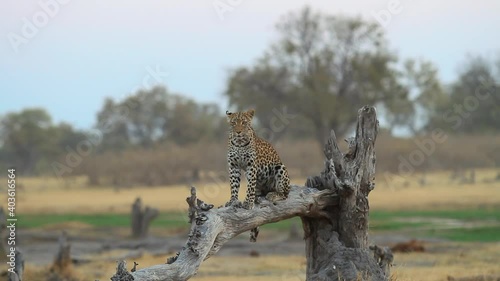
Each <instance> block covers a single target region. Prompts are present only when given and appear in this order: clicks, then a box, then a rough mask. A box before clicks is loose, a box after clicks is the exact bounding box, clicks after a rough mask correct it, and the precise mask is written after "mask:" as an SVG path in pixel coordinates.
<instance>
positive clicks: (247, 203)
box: [243, 200, 254, 210]
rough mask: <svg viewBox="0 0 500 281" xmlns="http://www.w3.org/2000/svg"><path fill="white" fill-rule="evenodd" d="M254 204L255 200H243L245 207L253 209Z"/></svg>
mask: <svg viewBox="0 0 500 281" xmlns="http://www.w3.org/2000/svg"><path fill="white" fill-rule="evenodd" d="M253 206H254V202H250V201H248V200H245V202H243V208H244V209H247V210H251V209H253Z"/></svg>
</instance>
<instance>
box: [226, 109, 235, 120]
mask: <svg viewBox="0 0 500 281" xmlns="http://www.w3.org/2000/svg"><path fill="white" fill-rule="evenodd" d="M233 114H234V113H232V112H229V110H226V116H227V121H231V115H233Z"/></svg>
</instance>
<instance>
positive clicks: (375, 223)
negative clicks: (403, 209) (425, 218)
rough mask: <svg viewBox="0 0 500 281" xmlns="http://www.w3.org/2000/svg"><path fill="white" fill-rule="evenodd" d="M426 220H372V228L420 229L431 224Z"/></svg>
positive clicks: (376, 229)
mask: <svg viewBox="0 0 500 281" xmlns="http://www.w3.org/2000/svg"><path fill="white" fill-rule="evenodd" d="M430 225H431V224H430V223H426V222H405V221H393V220H371V221H370V230H374V231H384V230H386V231H387V230H402V229H418V228H420V227H424V226H430Z"/></svg>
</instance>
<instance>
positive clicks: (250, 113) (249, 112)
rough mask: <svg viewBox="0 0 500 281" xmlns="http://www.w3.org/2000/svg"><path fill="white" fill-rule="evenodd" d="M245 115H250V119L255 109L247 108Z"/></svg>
mask: <svg viewBox="0 0 500 281" xmlns="http://www.w3.org/2000/svg"><path fill="white" fill-rule="evenodd" d="M246 113H247V115H248V116H250V119H252V118H253V116H254V115H255V109H253V108H252V109H249V110H248V111H247V112H246Z"/></svg>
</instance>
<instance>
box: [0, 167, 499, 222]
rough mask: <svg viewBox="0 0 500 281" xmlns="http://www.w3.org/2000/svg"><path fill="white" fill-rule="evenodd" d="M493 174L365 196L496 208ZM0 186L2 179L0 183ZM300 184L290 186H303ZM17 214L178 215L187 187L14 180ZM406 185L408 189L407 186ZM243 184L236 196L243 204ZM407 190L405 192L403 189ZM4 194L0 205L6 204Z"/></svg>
mask: <svg viewBox="0 0 500 281" xmlns="http://www.w3.org/2000/svg"><path fill="white" fill-rule="evenodd" d="M496 173H497V171H496V170H493V169H490V170H488V169H484V170H476V181H477V183H476V184H475V185H470V184H465V185H457V184H456V183H450V180H449V174H450V173H449V172H436V173H432V174H429V175H427V176H426V181H427V182H428V184H427V185H426V186H424V187H420V186H419V185H418V181H419V179H420V178H421V177H422V176H421V175H420V174H417V175H412V176H398V175H392V174H381V175H378V176H377V179H376V184H377V186H376V189H375V190H374V191H373V192H372V193H371V194H370V204H371V206H372V208H373V209H387V210H402V209H433V208H443V207H448V208H453V207H467V206H478V205H481V204H482V205H500V182H498V181H497V182H494V183H485V182H483V181H485V180H490V179H493V178H494V177H495V176H496ZM1 180H2V181H3V179H1ZM304 182H305V180H304V179H294V180H293V183H295V184H303V183H304ZM17 184H18V195H17V200H18V202H17V210H16V211H17V213H22V214H28V213H103V212H106V213H128V212H129V210H130V205H131V204H132V202H133V201H134V200H135V198H136V197H138V196H140V197H141V198H142V199H143V202H144V203H145V204H147V205H149V206H153V207H156V208H159V209H160V210H161V211H184V210H186V207H187V204H186V203H185V198H186V197H187V196H188V195H189V186H187V185H186V186H182V185H174V186H168V187H167V186H165V187H154V188H152V187H138V188H130V189H114V188H112V187H100V188H88V187H87V186H86V185H85V180H84V179H83V178H72V179H69V180H58V179H55V178H18V182H17ZM408 184H409V186H407V185H408ZM244 186H246V184H243V187H242V190H241V191H240V199H243V198H244V192H245V187H244ZM405 186H407V187H405ZM196 187H197V190H198V196H199V197H200V198H201V199H203V200H205V201H207V202H210V203H212V204H215V205H216V206H218V205H222V204H224V203H225V202H226V201H227V200H228V198H229V184H228V183H221V184H216V183H206V184H197V185H196ZM5 196H6V193H5V192H2V193H1V194H0V202H6V199H5Z"/></svg>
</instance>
